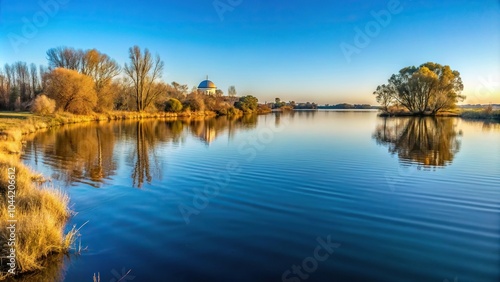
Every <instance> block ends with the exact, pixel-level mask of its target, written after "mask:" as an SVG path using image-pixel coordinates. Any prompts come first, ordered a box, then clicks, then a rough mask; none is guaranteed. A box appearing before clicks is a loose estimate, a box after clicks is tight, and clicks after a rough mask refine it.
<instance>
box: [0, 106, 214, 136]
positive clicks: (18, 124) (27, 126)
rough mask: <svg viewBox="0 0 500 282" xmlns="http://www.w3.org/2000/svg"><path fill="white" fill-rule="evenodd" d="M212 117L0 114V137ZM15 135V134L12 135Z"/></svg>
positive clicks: (121, 113) (186, 114)
mask: <svg viewBox="0 0 500 282" xmlns="http://www.w3.org/2000/svg"><path fill="white" fill-rule="evenodd" d="M201 116H205V117H212V116H216V114H215V113H214V112H210V111H204V112H183V113H168V112H157V113H148V112H125V111H112V112H108V113H94V114H91V115H74V114H70V113H65V112H58V113H55V114H51V115H45V116H41V115H34V114H31V113H28V112H25V113H12V112H3V113H0V135H6V134H12V133H14V132H13V131H15V132H20V133H21V134H23V135H24V134H28V133H34V132H36V131H38V130H40V129H44V128H50V127H55V126H61V125H64V124H72V123H81V122H91V121H106V120H121V119H148V118H176V117H201ZM14 134H15V133H14Z"/></svg>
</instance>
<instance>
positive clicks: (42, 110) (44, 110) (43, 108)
mask: <svg viewBox="0 0 500 282" xmlns="http://www.w3.org/2000/svg"><path fill="white" fill-rule="evenodd" d="M55 110H56V101H54V100H52V99H50V98H48V97H47V96H45V95H40V96H38V97H36V99H35V101H33V105H32V106H31V112H32V113H35V114H39V115H49V114H52V113H54V111H55Z"/></svg>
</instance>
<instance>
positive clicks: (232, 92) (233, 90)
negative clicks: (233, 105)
mask: <svg viewBox="0 0 500 282" xmlns="http://www.w3.org/2000/svg"><path fill="white" fill-rule="evenodd" d="M227 94H229V96H230V97H234V96H236V87H234V85H231V86H229V89H228V90H227Z"/></svg>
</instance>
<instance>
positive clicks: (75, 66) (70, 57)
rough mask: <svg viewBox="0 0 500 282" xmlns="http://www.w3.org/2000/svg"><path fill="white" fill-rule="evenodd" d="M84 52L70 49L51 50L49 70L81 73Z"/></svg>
mask: <svg viewBox="0 0 500 282" xmlns="http://www.w3.org/2000/svg"><path fill="white" fill-rule="evenodd" d="M82 58H83V51H82V50H76V49H74V48H70V47H57V48H51V49H49V50H48V51H47V60H48V61H49V68H50V69H55V68H65V69H70V70H76V71H80V69H81V66H82Z"/></svg>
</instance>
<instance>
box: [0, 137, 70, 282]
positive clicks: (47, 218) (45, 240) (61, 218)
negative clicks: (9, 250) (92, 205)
mask: <svg viewBox="0 0 500 282" xmlns="http://www.w3.org/2000/svg"><path fill="white" fill-rule="evenodd" d="M3 137H4V140H2V141H0V197H2V199H1V200H0V246H2V248H6V244H7V242H8V241H7V240H8V238H9V235H10V233H9V232H10V231H9V230H7V227H8V226H9V224H10V223H9V222H8V220H9V219H15V220H17V222H16V229H15V235H16V245H15V248H16V262H17V271H18V272H20V273H23V272H30V271H34V270H40V269H42V268H43V265H44V263H43V261H44V259H46V258H47V257H48V256H49V255H51V254H55V253H64V252H67V251H68V250H69V247H70V246H71V244H72V243H73V240H74V238H75V231H73V232H69V233H68V234H64V233H63V232H64V226H65V224H66V221H67V220H68V218H69V216H70V215H71V211H70V210H69V209H68V201H69V199H68V197H67V195H65V194H64V193H62V192H61V191H59V190H56V189H54V188H47V187H40V186H39V185H38V184H37V183H38V182H39V181H37V180H39V177H40V176H39V175H37V174H35V173H34V172H33V171H31V170H30V169H29V168H27V167H26V166H25V165H24V164H22V163H21V161H20V160H19V155H18V154H12V153H16V152H17V151H19V150H20V146H21V145H20V144H21V140H20V137H21V133H20V132H19V131H14V130H11V131H10V132H8V133H6V134H5V135H3ZM9 168H11V169H12V168H13V169H15V192H16V193H15V218H10V217H9V213H8V210H7V206H8V198H7V196H8V192H7V191H8V190H7V189H8V186H9V176H8V170H9ZM5 263H6V261H5V260H4V261H3V262H2V265H1V266H0V267H1V268H2V271H4V272H5V271H6V265H5ZM3 278H5V277H3ZM0 279H2V277H0Z"/></svg>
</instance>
